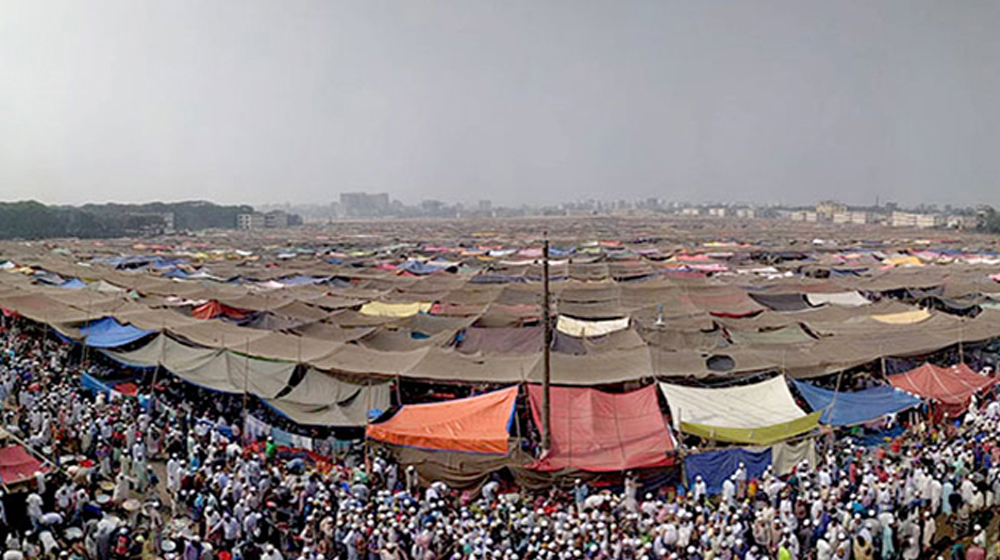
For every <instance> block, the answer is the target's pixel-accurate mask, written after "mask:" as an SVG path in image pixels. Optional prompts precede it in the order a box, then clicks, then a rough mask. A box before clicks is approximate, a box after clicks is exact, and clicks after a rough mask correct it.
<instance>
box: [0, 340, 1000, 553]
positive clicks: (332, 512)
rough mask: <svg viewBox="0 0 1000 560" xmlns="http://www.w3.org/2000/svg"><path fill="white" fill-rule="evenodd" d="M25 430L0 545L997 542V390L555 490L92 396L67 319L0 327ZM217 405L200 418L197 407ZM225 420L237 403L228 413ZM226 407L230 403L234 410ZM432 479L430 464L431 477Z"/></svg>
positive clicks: (55, 548)
mask: <svg viewBox="0 0 1000 560" xmlns="http://www.w3.org/2000/svg"><path fill="white" fill-rule="evenodd" d="M0 345H2V346H0V350H2V355H0V403H3V426H4V428H5V429H6V431H7V432H9V433H10V435H11V437H12V438H15V440H16V441H19V442H21V443H23V444H24V445H25V446H26V447H27V448H29V449H31V450H32V451H33V452H35V453H39V454H41V455H43V456H45V457H49V458H52V459H53V461H52V463H51V464H48V465H46V467H47V469H46V470H45V472H40V473H38V474H37V475H36V476H35V477H34V479H33V480H30V481H28V483H27V488H28V489H27V491H13V492H12V491H9V489H8V492H7V494H6V495H4V497H3V499H2V500H0V550H2V551H3V552H2V555H0V557H2V560H19V559H36V558H46V559H51V558H70V559H102V560H103V559H124V558H142V559H154V558H166V559H183V560H215V559H218V560H231V559H249V560H284V559H289V560H296V559H298V560H324V559H325V560H331V559H334V558H336V559H339V560H446V559H450V560H494V559H495V560H514V559H531V560H576V559H589V560H662V559H668V558H670V559H672V558H684V559H704V560H709V559H722V560H731V559H739V560H762V559H765V558H776V559H779V560H791V559H816V560H849V559H850V560H874V559H879V560H891V559H897V558H902V559H905V560H915V559H917V558H928V557H930V558H934V557H938V556H940V557H943V558H950V559H954V560H964V559H969V560H976V559H982V558H997V557H998V555H1000V551H998V550H997V539H996V535H995V533H994V532H992V526H993V521H994V515H993V512H994V511H995V510H996V509H997V507H998V506H1000V436H998V427H1000V401H997V400H996V394H995V393H994V392H990V393H989V394H986V395H982V396H981V397H980V399H979V403H978V404H976V405H974V406H973V408H972V409H971V410H970V412H969V413H968V414H966V415H965V417H964V418H963V419H962V421H960V422H954V423H947V424H944V425H933V424H930V423H927V422H924V421H919V420H918V421H915V422H913V423H911V424H909V425H908V426H907V427H906V430H905V432H904V433H903V435H901V436H899V437H898V438H896V439H895V440H893V441H892V443H891V444H888V445H876V446H869V447H865V446H863V445H860V444H859V443H858V442H856V441H854V440H852V439H851V438H850V437H849V436H842V437H830V438H823V440H822V441H823V443H822V445H821V448H820V460H819V464H818V465H814V466H812V467H806V466H805V465H803V466H802V468H798V469H795V470H794V471H793V472H792V473H790V474H787V475H785V476H780V477H779V476H776V475H775V474H774V473H773V472H771V471H766V472H765V473H764V474H763V475H761V476H759V477H750V476H748V474H747V471H746V468H745V467H743V466H741V467H739V468H737V469H736V471H735V472H734V473H732V476H731V477H729V479H727V480H726V481H725V483H724V484H723V485H722V491H721V493H719V494H716V495H709V492H708V488H707V487H706V483H705V481H703V480H700V479H696V480H694V481H692V484H691V485H690V487H688V488H685V487H679V488H677V489H675V488H673V487H671V486H662V487H659V488H656V489H655V490H648V491H647V490H644V489H642V486H641V484H640V482H639V481H638V479H637V478H635V477H633V476H631V475H629V476H626V478H625V484H624V487H623V488H621V487H614V488H611V487H603V486H597V485H594V487H590V485H588V484H587V482H586V481H582V480H577V481H576V482H575V483H573V484H572V488H571V489H563V490H559V489H552V490H551V491H549V492H547V493H528V492H523V491H518V490H517V489H516V488H515V487H513V485H512V484H511V483H510V482H509V481H505V480H502V479H500V478H499V477H498V478H495V479H491V480H489V481H488V482H487V483H485V484H484V485H483V486H482V487H481V489H480V491H478V492H476V493H475V494H472V493H469V492H460V491H458V490H456V489H452V488H449V487H448V486H447V485H446V484H445V483H444V482H441V481H433V482H432V483H431V484H430V485H429V486H426V487H424V486H422V485H421V484H419V483H418V482H419V481H418V480H417V476H416V472H415V471H414V470H413V469H412V468H401V467H399V466H397V465H396V464H394V463H393V462H392V461H390V460H389V459H388V458H387V457H383V456H378V455H376V456H374V457H373V458H370V460H369V461H367V462H365V461H363V460H361V459H359V458H357V457H351V458H349V459H348V460H338V461H316V460H314V458H312V457H310V456H307V455H303V454H294V453H290V452H288V451H286V450H282V449H279V447H278V446H277V445H275V444H274V442H270V441H262V442H248V441H245V439H244V438H240V437H238V434H239V431H238V430H236V431H235V433H236V434H237V436H236V437H227V436H226V435H224V433H223V431H220V430H217V429H214V428H212V426H214V425H217V424H218V423H219V418H218V415H217V413H218V411H217V410H213V408H212V405H211V403H207V404H206V403H202V404H203V405H204V406H193V405H191V404H190V403H183V402H169V401H167V400H166V399H155V398H154V399H151V400H144V401H143V402H140V401H139V400H137V399H131V398H109V397H108V395H107V394H106V393H98V394H96V395H94V394H91V393H90V392H88V391H85V390H83V389H82V388H81V386H80V381H79V374H80V369H81V366H80V365H79V360H78V359H75V358H72V357H71V354H72V352H71V347H70V345H68V344H64V343H62V342H60V341H58V340H56V339H55V338H52V337H44V336H39V335H38V334H37V333H35V334H32V335H28V334H26V333H25V332H22V331H20V330H19V329H18V328H17V327H14V328H6V329H4V332H3V335H2V338H0ZM202 419H205V420H211V422H199V420H202ZM223 421H224V422H225V421H226V420H223ZM229 421H230V422H231V420H229ZM424 482H427V481H424Z"/></svg>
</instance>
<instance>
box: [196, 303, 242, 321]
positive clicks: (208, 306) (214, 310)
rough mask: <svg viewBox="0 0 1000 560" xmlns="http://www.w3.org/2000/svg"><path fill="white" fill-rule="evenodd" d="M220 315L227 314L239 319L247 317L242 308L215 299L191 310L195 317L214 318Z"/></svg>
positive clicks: (231, 317)
mask: <svg viewBox="0 0 1000 560" xmlns="http://www.w3.org/2000/svg"><path fill="white" fill-rule="evenodd" d="M220 315H225V316H226V317H229V318H230V319H235V320H237V321H239V320H242V319H245V318H246V315H247V314H246V312H245V311H243V310H242V309H236V308H235V307H229V306H228V305H226V304H224V303H219V302H218V301H215V300H214V299H213V300H212V301H209V302H206V303H203V304H201V305H199V306H198V307H195V308H194V309H192V310H191V316H192V317H194V318H195V319H214V318H216V317H218V316H220Z"/></svg>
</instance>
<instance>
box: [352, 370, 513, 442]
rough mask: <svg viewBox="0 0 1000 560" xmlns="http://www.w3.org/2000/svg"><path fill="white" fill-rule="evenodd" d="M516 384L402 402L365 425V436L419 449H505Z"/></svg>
mask: <svg viewBox="0 0 1000 560" xmlns="http://www.w3.org/2000/svg"><path fill="white" fill-rule="evenodd" d="M516 400H517V387H516V386H514V387H508V388H506V389H501V390H499V391H493V392H491V393H485V394H483V395H477V396H475V397H469V398H465V399H456V400H452V401H445V402H440V403H432V404H413V405H407V406H404V407H403V408H402V409H400V410H399V412H397V413H396V414H395V416H393V417H392V418H390V419H389V420H387V421H385V422H382V423H380V424H372V425H370V426H368V429H367V436H368V437H369V438H372V439H375V440H378V441H381V442H384V443H392V444H396V445H409V446H412V447H419V448H422V449H437V450H441V451H465V452H472V453H497V454H505V453H507V440H508V438H509V431H508V429H509V426H510V423H511V419H512V417H513V414H514V404H515V401H516Z"/></svg>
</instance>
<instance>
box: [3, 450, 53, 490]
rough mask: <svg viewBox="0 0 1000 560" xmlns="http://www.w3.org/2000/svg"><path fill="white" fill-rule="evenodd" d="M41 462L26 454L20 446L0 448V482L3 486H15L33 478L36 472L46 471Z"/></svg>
mask: <svg viewBox="0 0 1000 560" xmlns="http://www.w3.org/2000/svg"><path fill="white" fill-rule="evenodd" d="M46 470H48V469H47V468H43V467H42V462H41V461H39V460H38V459H35V458H34V457H32V456H31V455H29V454H28V452H27V451H25V450H24V448H23V447H21V446H20V445H11V446H8V447H0V482H2V483H4V484H5V485H8V486H9V485H11V484H17V483H18V482H23V481H25V480H28V479H30V478H31V477H33V476H35V473H36V472H38V471H43V472H44V471H46Z"/></svg>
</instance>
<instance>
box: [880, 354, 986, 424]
mask: <svg viewBox="0 0 1000 560" xmlns="http://www.w3.org/2000/svg"><path fill="white" fill-rule="evenodd" d="M888 379H889V383H891V384H892V386H893V387H895V388H897V389H902V390H904V391H906V392H908V393H913V394H914V395H917V396H919V397H923V398H925V399H934V400H936V401H938V402H940V403H941V408H942V412H945V413H947V414H948V415H950V416H956V415H958V414H961V413H963V412H965V409H966V408H968V407H969V399H970V397H972V395H973V393H975V392H976V391H979V390H980V389H983V388H985V387H989V386H990V385H992V384H993V383H995V382H996V379H995V378H993V377H987V376H985V375H979V374H978V373H976V372H974V371H972V369H970V368H969V366H967V365H965V364H958V365H957V366H952V367H948V368H944V367H938V366H935V365H933V364H924V365H922V366H920V367H918V368H914V369H911V370H910V371H908V372H906V373H900V374H897V375H890V376H889V377H888Z"/></svg>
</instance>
